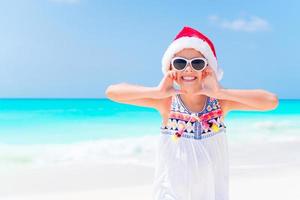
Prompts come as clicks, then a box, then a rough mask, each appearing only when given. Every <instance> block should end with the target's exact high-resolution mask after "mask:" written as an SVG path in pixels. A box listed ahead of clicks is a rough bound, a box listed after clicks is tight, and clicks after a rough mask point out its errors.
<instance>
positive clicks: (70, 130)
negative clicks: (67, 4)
mask: <svg viewBox="0 0 300 200" xmlns="http://www.w3.org/2000/svg"><path fill="white" fill-rule="evenodd" d="M225 124H226V125H227V135H228V140H229V141H230V143H232V144H242V143H243V142H249V141H252V142H253V143H260V142H276V141H277V142H279V141H280V142H282V141H297V142H298V141H299V139H300V100H288V99H280V102H279V106H278V107H277V109H275V110H272V111H263V112H254V111H231V112H230V113H228V115H227V116H226V118H225ZM160 126H161V117H160V115H159V113H158V112H157V111H156V110H154V109H151V108H146V107H138V106H133V105H127V104H120V103H116V102H113V101H111V100H108V99H1V100H0V166H2V167H7V166H23V165H36V166H38V165H44V164H46V165H48V164H55V163H60V162H73V161H95V160H97V161H100V160H102V161H104V162H106V161H116V160H118V161H122V160H123V161H126V162H127V161H128V160H132V161H138V162H141V161H143V162H144V163H147V161H149V162H151V160H152V159H153V151H154V148H155V142H154V141H155V139H156V138H157V136H158V135H159V134H160V132H159V131H160Z"/></svg>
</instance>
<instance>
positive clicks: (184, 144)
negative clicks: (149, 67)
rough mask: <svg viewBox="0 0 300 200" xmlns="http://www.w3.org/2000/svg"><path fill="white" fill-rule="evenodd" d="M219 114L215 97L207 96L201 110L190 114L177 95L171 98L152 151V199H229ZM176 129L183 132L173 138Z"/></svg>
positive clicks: (222, 127) (222, 125)
mask: <svg viewBox="0 0 300 200" xmlns="http://www.w3.org/2000/svg"><path fill="white" fill-rule="evenodd" d="M191 116H196V117H195V118H191ZM221 116H222V110H221V107H220V104H219V102H218V100H217V99H215V98H212V97H207V99H206V103H205V106H204V108H203V110H202V111H201V112H199V113H192V112H190V111H189V110H188V109H187V108H186V106H185V105H184V103H183V101H182V99H181V97H180V95H179V94H177V95H175V96H173V97H172V104H171V111H170V115H169V119H168V125H167V126H165V127H163V126H162V127H161V134H160V135H159V141H158V146H157V151H156V168H155V176H154V182H153V199H154V200H228V199H229V162H228V146H227V136H226V125H225V124H224V122H223V121H222V120H221ZM197 117H198V118H197ZM178 130H184V131H183V132H182V135H181V137H177V139H176V140H174V139H175V137H174V136H175V133H176V132H178Z"/></svg>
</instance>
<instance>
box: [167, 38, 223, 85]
mask: <svg viewBox="0 0 300 200" xmlns="http://www.w3.org/2000/svg"><path fill="white" fill-rule="evenodd" d="M184 48H193V49H195V50H197V51H200V52H201V53H202V54H203V56H204V57H205V58H206V59H207V60H208V64H209V65H210V66H211V68H212V69H213V70H214V71H215V73H216V76H217V79H218V81H220V80H221V79H222V77H223V74H224V72H223V69H222V68H218V62H217V59H216V57H215V56H214V54H213V51H212V50H211V48H210V46H209V45H208V44H207V42H205V41H204V40H202V39H199V38H196V37H181V38H178V39H176V40H175V41H173V42H172V43H171V44H170V45H169V47H168V48H167V50H166V52H165V53H164V55H163V58H162V72H163V73H164V74H165V73H166V72H167V71H168V69H169V66H170V63H171V60H172V58H173V56H174V55H175V54H176V53H177V52H179V51H181V50H182V49H184Z"/></svg>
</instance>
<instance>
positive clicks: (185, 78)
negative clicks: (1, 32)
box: [182, 76, 196, 81]
mask: <svg viewBox="0 0 300 200" xmlns="http://www.w3.org/2000/svg"><path fill="white" fill-rule="evenodd" d="M182 78H183V80H188V81H191V80H195V79H196V77H191V76H184V77H182Z"/></svg>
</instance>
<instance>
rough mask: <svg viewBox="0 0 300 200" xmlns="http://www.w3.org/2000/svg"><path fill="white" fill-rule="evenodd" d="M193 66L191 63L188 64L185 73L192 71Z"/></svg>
mask: <svg viewBox="0 0 300 200" xmlns="http://www.w3.org/2000/svg"><path fill="white" fill-rule="evenodd" d="M192 70H193V69H192V66H191V63H188V64H187V66H186V68H185V71H192Z"/></svg>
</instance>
